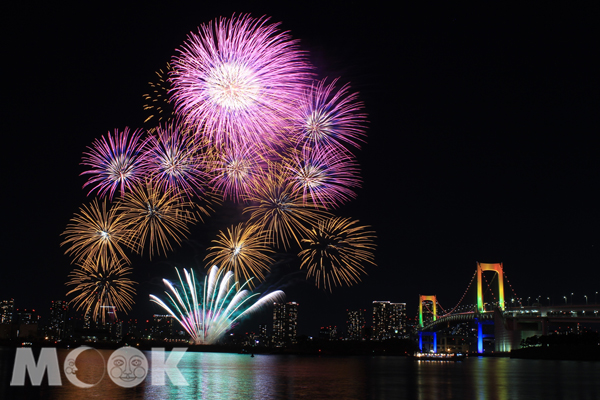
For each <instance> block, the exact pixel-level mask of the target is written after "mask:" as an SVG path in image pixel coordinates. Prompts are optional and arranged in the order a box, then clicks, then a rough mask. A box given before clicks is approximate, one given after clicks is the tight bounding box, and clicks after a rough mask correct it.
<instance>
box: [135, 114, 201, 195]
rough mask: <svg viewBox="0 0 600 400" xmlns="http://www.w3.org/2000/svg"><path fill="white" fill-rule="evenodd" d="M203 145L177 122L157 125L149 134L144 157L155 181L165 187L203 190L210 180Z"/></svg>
mask: <svg viewBox="0 0 600 400" xmlns="http://www.w3.org/2000/svg"><path fill="white" fill-rule="evenodd" d="M202 148H203V146H202V144H201V143H200V144H199V143H198V141H197V140H195V138H194V135H193V134H191V133H190V132H189V131H187V130H186V129H185V128H184V127H182V126H181V125H179V124H177V123H169V124H166V125H165V126H164V127H163V126H159V127H157V128H156V134H155V135H151V136H150V137H149V138H148V141H147V144H146V151H145V152H144V160H145V163H146V165H147V169H148V173H149V175H150V179H151V180H152V182H153V183H154V184H155V185H156V186H157V187H158V188H159V189H162V190H163V191H166V190H172V191H173V192H174V193H176V194H177V193H182V192H183V193H186V194H187V195H188V196H191V195H192V194H200V193H202V192H203V191H204V188H205V185H206V182H207V181H208V176H209V175H208V173H207V172H206V171H205V165H204V164H205V162H204V157H203V155H202V152H201V150H202Z"/></svg>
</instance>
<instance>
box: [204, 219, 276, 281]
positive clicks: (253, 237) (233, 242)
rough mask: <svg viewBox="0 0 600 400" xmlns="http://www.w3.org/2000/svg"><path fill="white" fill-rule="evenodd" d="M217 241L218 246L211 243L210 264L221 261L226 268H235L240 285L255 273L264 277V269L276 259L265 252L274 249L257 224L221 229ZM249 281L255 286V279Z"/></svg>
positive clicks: (266, 269)
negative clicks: (268, 245) (266, 243)
mask: <svg viewBox="0 0 600 400" xmlns="http://www.w3.org/2000/svg"><path fill="white" fill-rule="evenodd" d="M213 243H215V244H216V246H213V247H209V248H208V249H207V250H209V251H210V253H209V254H208V255H207V256H206V257H205V258H204V259H205V260H206V259H210V261H209V262H208V264H207V266H210V265H213V264H214V265H220V266H221V268H224V271H228V270H231V271H233V273H234V277H235V281H236V282H238V285H239V282H240V281H250V279H251V278H252V277H256V278H258V279H259V280H263V279H264V278H265V275H264V272H266V271H268V269H269V264H271V263H273V259H272V258H270V257H269V256H267V255H266V254H265V253H269V252H270V253H272V252H273V250H271V249H270V248H268V247H267V246H266V245H265V238H264V234H263V233H262V232H261V230H260V228H259V227H258V226H257V225H245V224H238V225H236V226H232V227H231V228H227V232H224V231H221V232H219V234H218V236H217V239H216V240H213ZM240 278H241V279H240ZM248 284H249V285H250V286H251V287H253V286H254V284H253V283H252V281H250V282H248Z"/></svg>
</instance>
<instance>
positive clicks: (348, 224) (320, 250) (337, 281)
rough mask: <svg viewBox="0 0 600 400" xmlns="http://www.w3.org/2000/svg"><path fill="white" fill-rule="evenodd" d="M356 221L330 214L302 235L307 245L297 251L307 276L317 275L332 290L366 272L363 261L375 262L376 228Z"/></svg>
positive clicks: (353, 280)
mask: <svg viewBox="0 0 600 400" xmlns="http://www.w3.org/2000/svg"><path fill="white" fill-rule="evenodd" d="M357 223H358V221H351V220H350V218H341V217H334V218H330V219H327V220H324V221H321V222H319V224H318V226H317V227H316V228H313V229H311V230H310V231H309V233H308V235H307V237H306V238H305V239H302V244H303V245H304V246H306V248H305V249H304V250H302V251H301V252H300V253H299V254H298V257H300V259H301V260H302V264H301V265H300V268H303V267H307V268H308V272H307V276H314V277H315V280H316V284H317V286H318V287H321V285H323V287H324V288H325V289H329V290H330V291H331V289H332V288H333V287H334V286H341V285H342V284H344V283H345V284H347V285H348V286H351V285H353V284H354V283H357V282H358V281H359V280H360V275H361V274H364V273H365V269H364V267H363V263H369V264H373V265H375V262H374V261H373V260H374V258H375V257H374V254H373V251H374V250H375V243H374V242H373V239H375V237H376V236H375V232H373V231H368V230H367V228H368V227H367V226H355V225H356V224H357Z"/></svg>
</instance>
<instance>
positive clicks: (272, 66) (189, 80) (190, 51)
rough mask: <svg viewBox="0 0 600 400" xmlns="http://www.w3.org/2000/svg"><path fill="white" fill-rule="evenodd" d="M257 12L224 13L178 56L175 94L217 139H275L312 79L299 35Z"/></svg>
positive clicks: (181, 105)
mask: <svg viewBox="0 0 600 400" xmlns="http://www.w3.org/2000/svg"><path fill="white" fill-rule="evenodd" d="M267 22H268V18H264V17H263V18H259V19H254V18H251V17H250V16H249V15H242V16H240V17H235V16H234V17H232V18H230V19H226V18H221V19H219V20H215V21H214V22H210V23H208V24H205V25H202V26H200V28H199V29H198V34H193V33H191V34H190V35H189V36H188V40H187V42H186V43H185V44H184V45H183V46H182V48H180V49H179V50H178V51H179V55H178V56H176V57H174V58H173V60H172V63H171V64H172V66H173V73H172V75H171V83H172V85H173V92H172V93H173V95H172V101H174V103H175V106H176V110H177V111H178V112H179V113H180V114H182V115H184V116H185V117H186V119H187V120H188V121H189V122H190V124H191V125H195V126H198V127H199V128H203V129H204V130H203V132H205V133H206V134H208V135H209V137H210V138H211V140H212V141H213V142H214V143H215V144H217V145H220V144H230V145H231V144H233V145H243V144H246V143H254V144H258V143H265V142H266V143H267V144H268V143H269V142H276V141H277V140H278V138H277V135H278V134H279V133H280V132H281V131H282V130H285V129H286V128H288V127H287V126H286V125H287V123H286V122H285V120H286V119H287V118H288V117H289V116H290V115H292V112H293V110H294V109H295V108H297V101H298V99H299V98H300V97H301V96H302V93H303V90H304V88H305V87H307V86H308V85H309V84H310V79H311V77H312V74H311V66H310V64H309V63H308V61H307V56H306V54H305V52H303V51H301V50H300V49H299V46H298V41H297V40H292V39H291V37H290V36H289V35H288V34H287V33H285V32H280V31H279V30H278V28H277V26H278V25H279V24H270V25H269V24H267Z"/></svg>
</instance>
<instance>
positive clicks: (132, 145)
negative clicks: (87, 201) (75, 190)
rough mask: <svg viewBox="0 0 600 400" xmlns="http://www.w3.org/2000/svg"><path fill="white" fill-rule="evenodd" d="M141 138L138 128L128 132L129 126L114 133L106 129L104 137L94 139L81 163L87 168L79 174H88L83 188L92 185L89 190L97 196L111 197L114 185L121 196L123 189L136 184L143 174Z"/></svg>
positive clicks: (142, 142) (114, 189)
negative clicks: (88, 176) (96, 193)
mask: <svg viewBox="0 0 600 400" xmlns="http://www.w3.org/2000/svg"><path fill="white" fill-rule="evenodd" d="M141 138H142V130H140V129H138V130H135V131H134V132H133V133H130V131H129V128H125V129H124V130H123V131H122V132H119V131H118V130H115V133H114V135H111V133H110V132H108V134H107V137H104V136H102V137H101V138H100V140H98V139H96V140H95V141H94V143H93V145H92V148H89V147H88V148H89V149H90V151H89V152H87V153H84V156H83V160H82V162H81V164H82V165H86V166H88V167H90V168H91V169H89V170H87V171H84V172H82V173H81V175H87V174H89V175H92V177H91V178H90V179H89V180H88V181H87V182H86V183H85V184H84V185H83V187H86V186H88V185H94V187H93V188H92V189H91V190H90V193H91V192H93V191H94V190H95V189H98V195H99V196H105V195H107V194H108V197H109V199H112V197H113V195H114V193H115V191H116V189H117V188H119V189H120V192H121V196H123V194H124V193H125V188H127V189H131V187H132V186H133V185H136V184H138V183H139V182H140V181H141V180H142V179H143V175H144V174H145V166H144V163H143V158H142V153H143V147H144V144H145V142H144V141H143V140H142V139H141Z"/></svg>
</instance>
